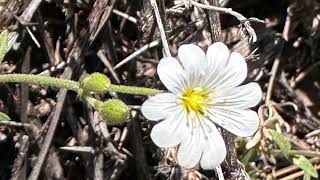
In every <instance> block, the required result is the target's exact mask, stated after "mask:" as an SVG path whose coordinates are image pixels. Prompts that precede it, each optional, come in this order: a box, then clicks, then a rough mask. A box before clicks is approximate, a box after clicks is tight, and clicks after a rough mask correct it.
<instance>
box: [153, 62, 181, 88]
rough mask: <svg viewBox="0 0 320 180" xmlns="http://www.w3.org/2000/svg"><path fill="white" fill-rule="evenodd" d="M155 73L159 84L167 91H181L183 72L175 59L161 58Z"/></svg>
mask: <svg viewBox="0 0 320 180" xmlns="http://www.w3.org/2000/svg"><path fill="white" fill-rule="evenodd" d="M157 71H158V75H159V78H160V80H161V82H162V83H163V84H164V85H165V86H166V88H167V89H168V90H169V91H171V92H174V93H178V92H180V91H181V90H182V89H183V84H182V83H183V81H184V80H183V79H184V78H183V76H184V72H183V69H182V67H181V65H180V64H179V62H178V61H177V60H176V59H175V58H172V57H171V58H170V57H167V58H162V59H161V60H160V62H159V64H158V68H157Z"/></svg>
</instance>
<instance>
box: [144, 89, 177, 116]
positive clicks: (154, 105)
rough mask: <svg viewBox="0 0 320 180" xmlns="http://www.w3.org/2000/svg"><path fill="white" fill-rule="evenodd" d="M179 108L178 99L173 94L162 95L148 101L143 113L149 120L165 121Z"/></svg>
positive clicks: (145, 103)
mask: <svg viewBox="0 0 320 180" xmlns="http://www.w3.org/2000/svg"><path fill="white" fill-rule="evenodd" d="M176 106H177V97H176V95H175V94H172V93H161V94H157V95H155V96H152V97H150V98H149V99H147V100H146V101H145V102H144V103H143V104H142V106H141V112H142V114H143V116H144V117H146V118H147V119H149V120H153V121H158V120H161V119H164V118H165V117H166V115H167V114H168V113H170V112H171V111H173V110H174V107H176Z"/></svg>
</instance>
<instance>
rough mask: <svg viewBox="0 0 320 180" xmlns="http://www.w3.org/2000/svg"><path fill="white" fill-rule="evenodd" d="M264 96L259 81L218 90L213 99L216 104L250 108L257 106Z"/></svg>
mask: <svg viewBox="0 0 320 180" xmlns="http://www.w3.org/2000/svg"><path fill="white" fill-rule="evenodd" d="M261 98H262V91H261V88H260V86H259V84H257V83H253V82H252V83H248V84H245V85H242V86H238V87H235V88H231V89H225V90H221V91H217V92H216V93H215V94H213V97H212V101H213V102H214V105H215V106H219V107H220V106H232V107H235V108H242V109H248V108H251V107H254V106H256V105H257V104H258V103H259V102H260V101H261Z"/></svg>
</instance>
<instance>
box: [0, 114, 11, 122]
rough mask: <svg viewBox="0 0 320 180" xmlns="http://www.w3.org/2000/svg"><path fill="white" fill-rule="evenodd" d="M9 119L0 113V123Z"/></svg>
mask: <svg viewBox="0 0 320 180" xmlns="http://www.w3.org/2000/svg"><path fill="white" fill-rule="evenodd" d="M10 120H11V118H10V117H9V116H8V115H6V114H5V113H2V112H0V121H10Z"/></svg>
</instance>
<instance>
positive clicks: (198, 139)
mask: <svg viewBox="0 0 320 180" xmlns="http://www.w3.org/2000/svg"><path fill="white" fill-rule="evenodd" d="M192 130H193V132H192V134H191V133H189V134H188V136H186V137H185V138H184V139H183V140H182V142H181V144H180V146H179V149H178V153H177V159H178V163H179V165H180V166H182V167H184V168H188V169H189V168H193V167H195V166H196V165H197V164H198V163H199V161H200V158H201V154H202V147H203V141H204V136H203V132H202V130H201V129H200V128H193V129H192ZM185 133H186V132H185Z"/></svg>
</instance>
